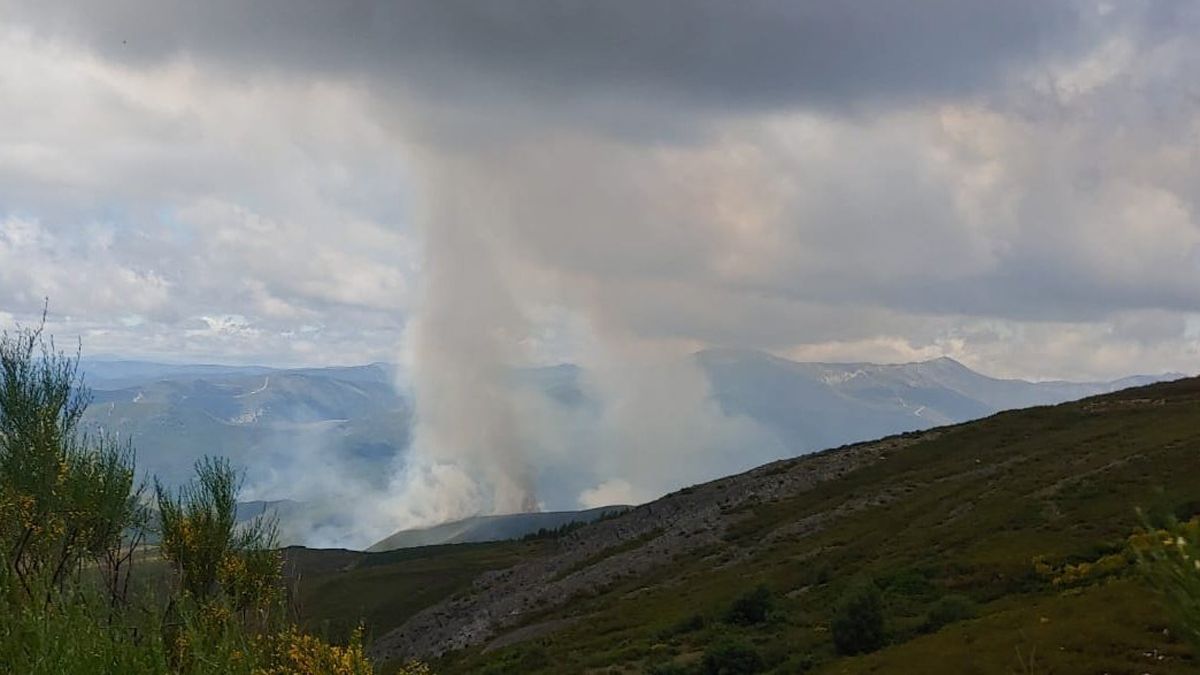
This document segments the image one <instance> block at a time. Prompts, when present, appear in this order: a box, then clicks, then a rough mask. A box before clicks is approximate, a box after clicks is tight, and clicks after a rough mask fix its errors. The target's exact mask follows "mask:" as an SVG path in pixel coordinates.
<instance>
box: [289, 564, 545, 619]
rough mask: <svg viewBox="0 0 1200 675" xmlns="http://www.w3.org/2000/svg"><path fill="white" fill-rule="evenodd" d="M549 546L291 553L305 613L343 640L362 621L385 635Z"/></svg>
mask: <svg viewBox="0 0 1200 675" xmlns="http://www.w3.org/2000/svg"><path fill="white" fill-rule="evenodd" d="M547 545H548V543H547V542H545V541H534V542H520V541H509V542H495V543H489V544H455V545H442V546H423V547H420V548H410V549H400V550H396V551H388V552H385V553H358V552H353V551H338V550H324V551H322V550H310V549H298V548H294V549H288V550H287V558H288V561H289V565H290V567H291V569H293V570H299V576H300V582H299V583H298V585H297V588H298V598H297V600H298V602H297V604H298V607H299V611H300V614H301V619H302V621H303V622H304V623H305V624H306V626H307V627H308V628H310V629H313V630H316V631H318V632H319V633H323V634H325V635H327V636H329V637H331V638H335V639H340V638H343V637H345V636H346V635H348V634H349V631H350V630H352V629H353V628H354V627H355V626H357V625H358V624H359V623H360V622H361V623H362V624H363V625H364V626H365V627H366V628H367V629H368V633H369V635H368V637H370V636H371V635H382V634H383V633H385V632H387V631H388V630H390V629H392V628H394V627H396V626H398V625H400V623H402V622H403V621H404V619H406V618H408V617H409V616H411V615H412V614H414V613H416V612H417V611H419V610H421V609H422V608H424V607H427V606H428V605H431V604H433V603H435V602H437V601H439V600H441V599H443V598H446V597H449V596H451V595H453V594H455V593H458V592H460V591H463V590H466V589H467V588H469V587H470V585H471V581H472V580H473V579H475V577H477V576H479V574H481V573H482V572H485V571H487V570H494V569H502V568H505V567H509V566H511V565H513V564H515V563H517V562H519V561H520V560H523V559H525V558H528V557H530V556H535V555H539V554H540V553H541V552H542V551H543V550H545V548H546V546H547Z"/></svg>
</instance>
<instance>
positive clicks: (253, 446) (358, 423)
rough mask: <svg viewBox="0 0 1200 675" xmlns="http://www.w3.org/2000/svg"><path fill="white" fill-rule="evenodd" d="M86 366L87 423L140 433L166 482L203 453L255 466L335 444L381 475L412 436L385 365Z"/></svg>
mask: <svg viewBox="0 0 1200 675" xmlns="http://www.w3.org/2000/svg"><path fill="white" fill-rule="evenodd" d="M82 369H83V371H84V374H85V382H86V383H87V384H88V386H90V387H91V388H92V390H93V401H92V405H91V407H90V408H88V411H87V414H86V416H85V422H86V423H89V424H90V425H94V426H96V427H99V428H101V429H104V430H106V431H112V432H116V433H118V434H121V435H122V436H125V437H128V438H130V439H132V441H133V444H134V447H135V448H136V449H137V452H138V466H139V468H140V469H142V470H145V471H147V472H149V473H152V474H154V475H156V476H158V477H159V478H160V479H162V480H164V481H166V482H168V483H178V482H181V481H183V480H186V479H187V478H188V477H189V476H190V474H191V467H192V463H193V462H194V461H195V460H196V459H197V458H198V457H200V456H202V455H205V454H220V455H224V456H227V457H229V458H230V459H231V460H232V461H233V462H235V463H236V464H238V465H241V466H247V467H251V468H252V469H254V468H261V467H270V466H272V465H274V466H279V465H281V464H285V463H286V461H287V460H288V458H289V457H295V456H296V455H297V454H298V453H301V452H305V453H307V452H319V453H332V455H333V457H332V458H331V459H336V460H337V461H339V462H340V463H341V464H343V465H345V466H348V467H350V469H351V470H352V471H355V473H358V474H361V477H362V478H363V479H364V480H372V479H375V480H380V479H383V478H386V477H382V478H381V477H380V475H379V470H378V469H379V466H380V463H381V462H388V461H390V460H391V458H392V457H394V456H395V455H396V453H398V452H400V451H401V450H402V449H403V448H405V447H407V445H408V437H409V428H410V422H411V417H412V406H411V402H410V398H409V397H407V396H404V395H402V394H400V393H398V392H397V389H396V387H395V386H393V383H392V372H393V371H392V368H391V367H390V366H387V365H385V364H372V365H367V366H357V367H348V368H314V369H294V370H279V369H271V368H261V367H253V366H250V367H240V366H208V365H166V364H155V363H144V362H129V361H85V362H84V363H83V364H82ZM252 473H253V472H252ZM250 478H251V479H252V480H253V479H255V478H256V477H255V476H254V475H252V476H251V477H250Z"/></svg>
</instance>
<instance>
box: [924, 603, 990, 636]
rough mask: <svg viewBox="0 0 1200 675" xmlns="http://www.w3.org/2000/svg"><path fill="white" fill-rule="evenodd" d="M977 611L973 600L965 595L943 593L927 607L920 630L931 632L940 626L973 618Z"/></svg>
mask: <svg viewBox="0 0 1200 675" xmlns="http://www.w3.org/2000/svg"><path fill="white" fill-rule="evenodd" d="M978 613H979V610H978V608H977V607H976V605H975V601H974V600H972V599H970V598H968V597H966V596H965V595H945V596H942V597H941V598H939V599H938V601H937V602H935V603H934V604H933V607H931V608H930V609H929V614H928V615H927V616H926V618H925V625H924V626H922V630H924V631H926V632H929V633H932V632H934V631H937V630H938V629H940V628H941V627H942V626H948V625H950V624H952V623H958V622H959V621H966V620H967V619H974V618H975V617H976V616H977V615H978Z"/></svg>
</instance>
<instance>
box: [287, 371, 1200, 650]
mask: <svg viewBox="0 0 1200 675" xmlns="http://www.w3.org/2000/svg"><path fill="white" fill-rule="evenodd" d="M1198 453H1200V380H1198V379H1189V380H1181V381H1179V382H1174V383H1166V384H1157V385H1152V386H1149V387H1142V388H1138V389H1131V390H1126V391H1124V392H1118V393H1116V394H1111V395H1106V396H1101V397H1097V398H1092V399H1086V400H1084V401H1080V402H1076V403H1068V404H1063V405H1058V406H1053V407H1043V408H1033V409H1028V410H1020V411H1013V412H1006V413H1001V414H999V415H995V416H993V417H990V418H988V419H985V420H981V421H978V422H973V423H968V424H962V425H958V426H954V427H945V428H941V429H936V430H932V431H929V432H921V433H919V434H909V435H906V436H901V437H894V438H891V439H885V440H883V441H880V442H876V443H869V444H859V445H856V446H849V447H847V448H842V449H839V450H833V451H827V452H825V453H820V454H818V455H814V456H809V457H804V458H799V459H796V460H789V461H785V462H777V463H775V464H772V465H768V466H766V467H762V468H760V469H756V470H755V471H752V472H749V473H748V474H743V475H741V476H733V477H730V478H727V479H722V480H719V481H714V482H713V483H709V484H705V485H701V486H696V487H694V488H688V489H685V490H683V491H680V492H678V493H675V494H673V495H668V496H667V497H665V498H663V499H661V500H659V501H658V502H655V503H653V504H649V505H644V506H642V507H639V508H637V509H634V510H633V511H631V512H630V513H628V514H626V515H624V516H621V517H619V518H615V519H612V520H609V521H604V522H600V523H597V524H594V525H591V526H588V527H585V528H582V529H580V530H577V531H575V532H573V533H571V534H569V535H567V536H565V537H563V538H561V539H559V540H556V541H551V542H545V543H543V544H541V545H532V544H524V545H520V544H513V543H501V544H492V545H472V546H469V547H467V546H464V547H457V546H451V547H439V548H437V549H416V550H415V551H414V552H409V553H408V554H407V555H408V556H412V557H408V558H404V557H401V558H395V559H390V560H389V559H385V558H373V557H371V556H370V555H369V554H344V555H347V556H351V557H352V558H353V561H350V559H347V561H348V562H347V563H346V564H341V565H336V566H334V565H326V566H325V568H324V569H321V566H320V565H318V564H317V560H318V559H319V558H320V557H321V555H322V554H319V553H315V552H314V553H313V555H312V556H311V558H312V559H311V560H310V561H309V562H308V563H307V566H308V568H309V569H311V570H312V572H311V573H309V574H308V575H307V576H306V577H304V579H305V581H304V585H307V588H308V589H310V590H308V591H307V593H306V594H305V596H304V597H305V598H306V599H307V601H308V604H307V606H306V611H307V612H309V613H310V616H311V620H313V621H331V622H338V621H341V622H345V621H349V620H352V619H351V617H352V616H353V615H357V614H360V613H361V610H362V607H363V605H362V604H361V603H357V604H356V603H354V602H347V601H345V598H347V597H362V598H371V597H377V598H383V597H385V595H386V596H387V597H389V598H391V597H395V598H396V600H395V603H394V604H391V602H392V601H391V600H389V601H388V602H387V604H389V608H388V609H386V610H385V609H384V608H382V607H376V608H373V609H371V610H370V611H369V612H367V618H368V620H369V625H368V627H369V629H370V630H371V632H372V634H373V635H374V636H375V637H376V640H375V644H374V646H373V650H374V652H375V654H376V655H377V656H380V657H384V658H391V659H398V658H400V657H402V656H405V655H408V654H416V655H420V656H426V657H430V656H432V657H437V656H438V655H439V654H441V656H440V658H438V659H437V661H436V665H437V669H438V672H444V673H478V672H485V673H486V672H491V673H535V672H545V673H585V672H604V673H609V672H630V673H635V672H657V673H684V672H705V671H704V670H702V667H703V665H704V664H705V661H704V659H705V653H706V651H708V652H710V654H709V656H708V658H709V661H708V662H707V663H708V664H709V665H712V664H714V663H715V662H714V661H713V660H712V659H714V658H715V655H714V654H713V653H712V652H714V651H715V647H714V646H715V645H723V644H724V645H728V644H730V643H737V644H740V645H741V646H742V647H743V648H748V649H749V650H752V651H753V652H754V654H755V655H756V656H755V657H754V658H757V659H761V662H762V666H763V668H765V669H766V670H765V671H764V672H779V673H795V672H826V673H869V672H871V673H942V672H944V673H1009V672H1019V673H1023V672H1038V673H1114V674H1115V673H1182V672H1196V671H1197V670H1200V668H1198V664H1197V662H1196V661H1194V660H1193V656H1192V654H1191V652H1190V650H1189V648H1188V647H1187V646H1186V645H1185V644H1184V643H1183V642H1182V641H1181V640H1179V639H1178V638H1176V637H1175V632H1174V631H1173V630H1172V629H1171V627H1170V622H1169V620H1168V618H1167V617H1166V615H1165V614H1164V613H1163V612H1162V611H1161V610H1160V609H1159V608H1158V603H1157V602H1156V601H1155V599H1154V598H1153V596H1152V595H1151V594H1150V592H1149V591H1148V590H1147V589H1146V588H1144V587H1143V586H1142V585H1141V581H1140V580H1139V578H1138V577H1137V576H1136V575H1135V574H1134V572H1133V570H1132V569H1131V568H1130V567H1129V566H1128V565H1126V564H1125V558H1124V557H1123V556H1122V555H1121V552H1122V551H1123V550H1124V548H1125V545H1126V541H1127V539H1128V537H1129V535H1130V534H1132V533H1134V532H1135V531H1136V530H1137V529H1138V527H1139V522H1140V521H1139V517H1138V515H1137V513H1136V511H1135V509H1136V508H1142V509H1144V510H1145V511H1146V512H1147V513H1149V514H1151V516H1152V517H1154V516H1158V515H1162V514H1174V515H1176V516H1178V517H1181V518H1188V517H1191V516H1192V515H1195V514H1196V512H1197V511H1198V510H1200V454H1198ZM421 551H425V552H424V553H421ZM375 555H390V554H375ZM1106 555H1108V556H1110V557H1109V558H1107V559H1106V560H1104V561H1102V560H1101V559H1102V558H1104V556H1106ZM368 560H370V561H371V562H370V563H367V561H368ZM514 561H520V562H519V564H517V565H516V566H515V567H513V568H511V569H508V570H506V571H504V572H500V573H491V574H490V575H488V577H487V579H486V580H483V581H478V582H476V583H475V584H473V585H472V584H469V583H468V582H467V580H466V579H467V578H468V577H472V576H474V575H476V574H477V573H478V572H479V571H480V570H484V569H488V568H493V569H498V568H501V567H506V566H508V565H510V564H512V563H513V562H514ZM1096 561H1101V564H1098V565H1094V566H1092V567H1090V568H1087V567H1081V568H1077V569H1075V570H1074V571H1073V572H1072V571H1071V570H1068V569H1067V566H1068V565H1072V564H1079V563H1089V562H1096ZM303 566H304V565H302V567H303ZM414 575H415V576H414ZM399 578H403V579H408V580H409V581H408V582H406V583H407V584H408V585H401V586H397V585H396V581H395V580H396V579H399ZM416 579H424V581H418V580H416ZM867 583H872V584H874V586H875V587H877V588H878V589H879V594H880V598H881V603H882V614H883V617H884V632H885V644H884V645H883V646H882V647H881V648H880V649H878V650H876V651H874V652H872V653H868V654H865V655H859V656H852V657H850V656H842V655H839V653H838V650H837V649H835V646H834V640H833V638H832V631H831V623H832V622H833V620H834V617H835V614H836V613H837V610H836V607H837V606H838V604H839V602H840V601H841V599H843V598H844V597H845V596H846V594H847V592H848V590H849V589H851V588H853V587H856V586H861V585H863V584H867ZM759 585H763V586H765V588H766V589H767V591H766V594H765V595H763V596H760V597H757V598H755V597H754V596H753V595H752V594H751V595H750V596H749V597H748V598H747V599H745V600H743V602H742V603H741V604H740V605H737V603H736V601H737V600H738V598H739V597H741V596H744V595H747V594H748V592H750V591H753V589H755V588H756V587H758V586H759ZM321 589H324V590H323V591H322V590H321ZM334 589H337V590H336V592H334ZM451 595H453V596H454V597H453V598H451V597H450V596H451ZM397 596H403V597H397ZM418 597H419V598H420V599H418ZM439 600H442V602H441V604H439V605H437V606H434V607H430V608H427V609H426V610H425V611H424V612H421V613H416V610H417V609H418V607H419V606H426V605H433V604H434V603H435V602H438V601H439ZM735 605H737V607H739V608H740V609H735V610H731V608H732V607H735ZM747 607H749V608H750V610H749V611H745V610H746V609H747ZM756 608H757V609H765V610H767V611H766V612H765V616H764V617H759V616H757V614H758V612H757V611H756ZM760 619H761V620H760ZM940 624H945V625H940ZM396 627H399V628H398V629H396ZM392 629H396V630H392ZM389 631H391V632H390V633H389ZM443 652H444V653H443ZM724 653H725V655H726V656H727V657H728V656H729V655H730V654H733V655H734V656H736V655H737V654H738V653H739V652H738V648H737V647H728V648H727V649H725V652H724ZM751 660H753V659H751ZM1031 662H1032V664H1031ZM714 667H715V666H714ZM751 670H753V669H752V668H751ZM751 670H746V671H725V672H751Z"/></svg>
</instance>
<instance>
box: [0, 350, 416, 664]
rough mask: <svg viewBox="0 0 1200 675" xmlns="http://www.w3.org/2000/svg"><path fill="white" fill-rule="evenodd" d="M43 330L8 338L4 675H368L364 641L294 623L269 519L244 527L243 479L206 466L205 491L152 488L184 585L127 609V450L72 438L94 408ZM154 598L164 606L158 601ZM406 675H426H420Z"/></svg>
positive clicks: (3, 396)
mask: <svg viewBox="0 0 1200 675" xmlns="http://www.w3.org/2000/svg"><path fill="white" fill-rule="evenodd" d="M78 363H79V361H78V356H76V357H75V358H70V357H67V356H66V355H65V354H63V353H62V352H59V351H56V350H55V348H54V344H53V342H52V341H50V340H48V339H44V338H43V336H42V331H41V329H35V330H30V329H20V330H18V331H17V332H15V333H9V332H4V333H3V334H0V666H2V668H3V670H4V672H12V673H22V674H23V675H41V674H45V675H60V674H62V673H71V674H72V675H88V674H91V673H95V674H97V675H100V674H105V675H107V674H108V673H122V674H130V675H139V674H143V673H145V674H152V673H153V674H157V673H179V674H186V675H192V674H195V675H201V674H204V675H208V674H213V675H216V674H218V673H220V674H222V675H224V674H226V673H230V674H245V675H290V674H297V675H299V674H305V675H309V674H311V675H321V674H331V675H365V674H366V673H371V672H373V667H372V665H371V663H370V662H369V661H368V660H367V658H366V656H365V654H364V650H363V647H362V641H361V636H360V634H359V633H355V634H354V636H353V637H352V638H351V640H350V642H349V644H347V645H344V646H339V645H333V644H330V643H328V642H325V641H323V640H320V639H318V638H316V637H314V636H311V635H307V634H304V633H302V632H300V631H299V630H298V629H297V628H296V626H295V625H294V624H292V623H291V622H290V621H289V620H288V618H287V614H286V612H285V611H284V609H285V608H284V607H283V602H282V599H283V594H282V592H281V591H282V589H281V582H282V579H281V575H280V573H279V571H280V557H279V553H278V552H277V551H275V550H274V549H273V547H274V538H273V536H272V533H273V530H272V529H271V527H270V525H269V524H266V523H264V522H263V521H258V522H255V523H252V524H251V525H250V526H248V527H243V526H236V525H235V519H234V509H235V506H236V492H237V486H238V482H237V474H236V473H235V472H234V470H233V469H232V468H231V467H230V465H229V464H228V463H227V462H224V461H222V460H203V461H201V462H200V463H198V464H197V481H196V482H195V483H193V484H192V485H190V486H188V487H186V488H184V489H183V490H182V491H180V492H179V493H177V494H175V495H172V494H170V493H168V492H167V491H166V490H165V489H163V488H162V487H161V486H157V490H156V492H157V497H158V505H159V509H160V512H161V520H162V524H163V527H162V535H163V536H162V541H163V545H162V547H161V549H160V550H159V551H157V553H158V554H161V555H162V556H163V558H165V559H166V560H167V561H169V562H170V563H171V564H172V567H173V570H174V573H175V574H174V580H173V581H174V585H173V587H171V588H161V589H153V588H151V589H149V590H148V591H147V592H144V593H140V594H137V596H136V597H132V596H131V595H130V592H129V588H130V576H131V571H132V570H133V564H134V561H135V559H136V558H135V553H137V554H138V556H140V557H141V558H142V559H145V558H148V557H153V556H155V555H156V552H155V551H153V550H150V549H147V548H146V547H141V546H139V544H140V542H141V541H142V533H143V532H144V531H145V529H146V527H147V525H148V519H147V518H146V508H145V506H144V504H143V501H142V498H141V497H142V489H141V487H140V486H138V485H137V484H135V481H134V475H135V473H134V457H133V451H132V448H130V447H129V446H128V445H127V444H121V443H119V442H117V441H115V440H114V439H111V438H107V437H102V436H88V435H87V434H85V433H83V432H81V431H80V430H79V428H78V425H79V421H80V419H81V416H82V414H83V411H84V409H85V408H86V407H87V403H88V400H89V395H88V392H87V390H86V388H84V387H83V386H82V383H81V381H80V378H79V376H78ZM154 590H158V591H159V592H158V593H155V592H153V591H154ZM398 672H399V673H401V674H402V675H409V674H411V675H423V674H426V673H428V669H426V668H425V667H424V666H421V665H419V664H415V665H412V666H410V667H404V668H401V670H399V671H398Z"/></svg>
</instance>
